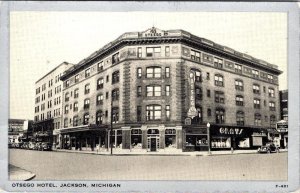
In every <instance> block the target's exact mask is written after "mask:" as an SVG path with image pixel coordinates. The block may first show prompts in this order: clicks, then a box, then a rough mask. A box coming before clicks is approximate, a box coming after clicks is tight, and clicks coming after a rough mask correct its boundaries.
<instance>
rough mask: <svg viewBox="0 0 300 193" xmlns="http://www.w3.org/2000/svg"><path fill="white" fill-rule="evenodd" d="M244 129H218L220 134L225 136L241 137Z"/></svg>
mask: <svg viewBox="0 0 300 193" xmlns="http://www.w3.org/2000/svg"><path fill="white" fill-rule="evenodd" d="M243 130H244V129H240V128H230V129H229V128H227V127H221V128H220V129H219V132H220V134H226V135H241V134H242V133H243Z"/></svg>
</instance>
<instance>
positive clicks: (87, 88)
mask: <svg viewBox="0 0 300 193" xmlns="http://www.w3.org/2000/svg"><path fill="white" fill-rule="evenodd" d="M89 93H90V84H86V85H85V87H84V94H89Z"/></svg>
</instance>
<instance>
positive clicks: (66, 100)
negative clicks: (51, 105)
mask: <svg viewBox="0 0 300 193" xmlns="http://www.w3.org/2000/svg"><path fill="white" fill-rule="evenodd" d="M68 101H69V93H68V92H67V93H66V94H65V102H68Z"/></svg>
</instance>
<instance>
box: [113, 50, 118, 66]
mask: <svg viewBox="0 0 300 193" xmlns="http://www.w3.org/2000/svg"><path fill="white" fill-rule="evenodd" d="M119 61H120V58H119V52H118V53H116V54H114V55H113V56H112V64H115V63H117V62H119Z"/></svg>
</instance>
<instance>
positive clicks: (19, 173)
mask: <svg viewBox="0 0 300 193" xmlns="http://www.w3.org/2000/svg"><path fill="white" fill-rule="evenodd" d="M9 167H10V169H9V179H10V180H12V181H29V180H32V179H33V178H35V176H36V174H34V173H32V172H30V171H27V170H25V169H22V168H20V167H17V166H14V165H11V164H10V165H9Z"/></svg>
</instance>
